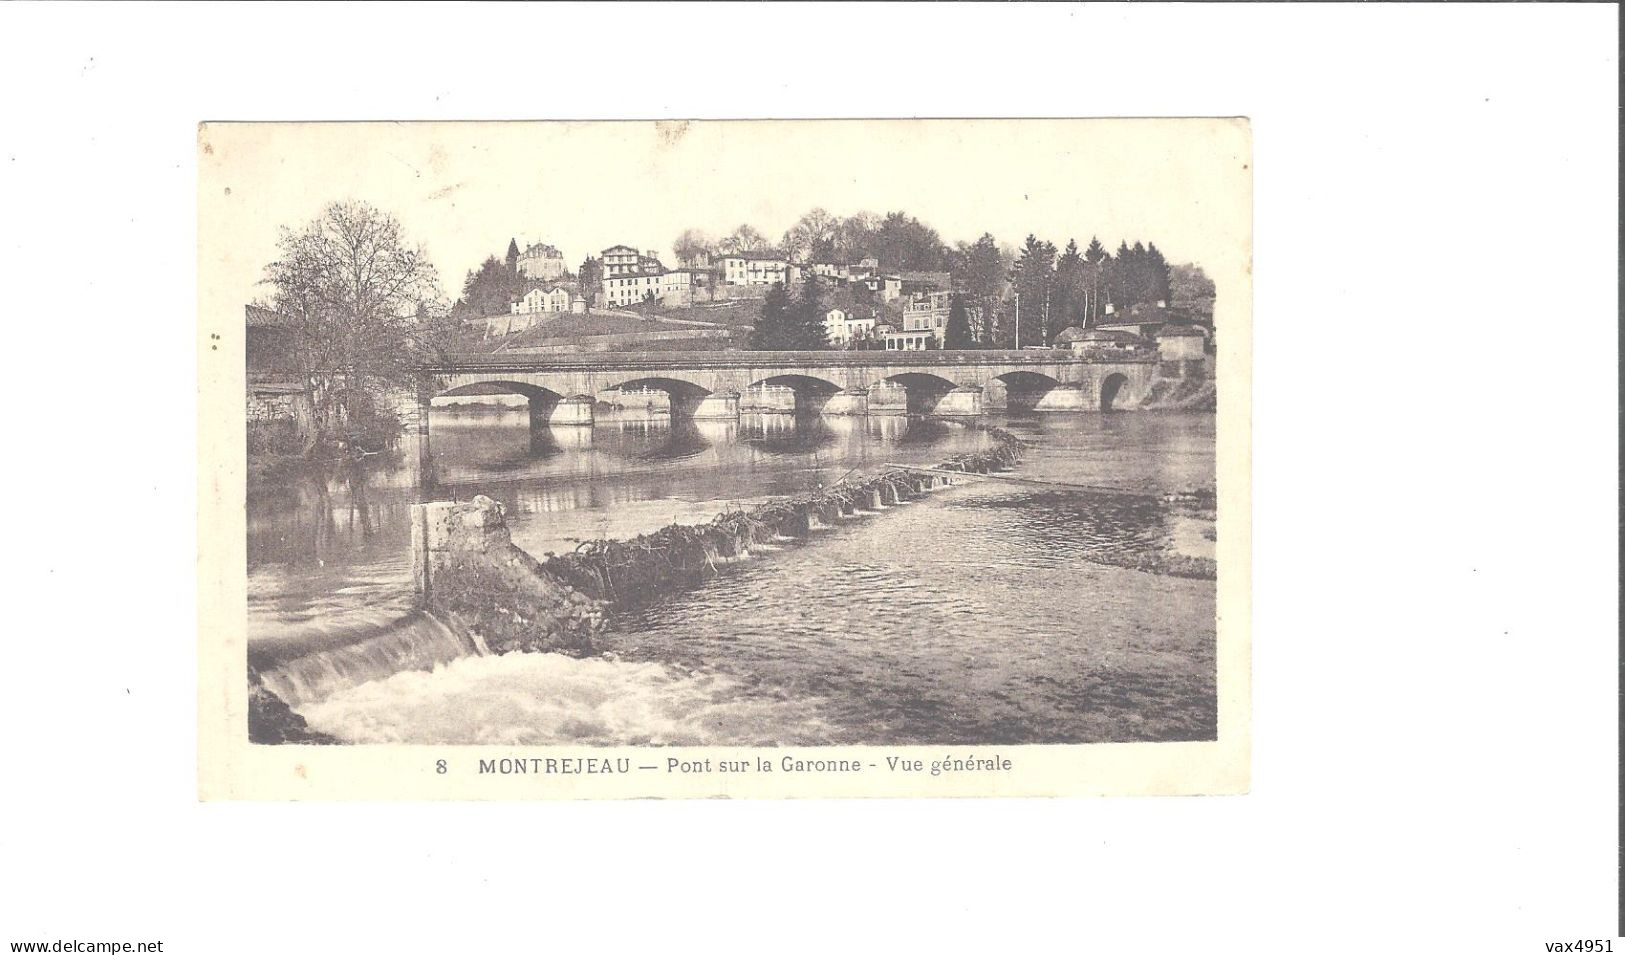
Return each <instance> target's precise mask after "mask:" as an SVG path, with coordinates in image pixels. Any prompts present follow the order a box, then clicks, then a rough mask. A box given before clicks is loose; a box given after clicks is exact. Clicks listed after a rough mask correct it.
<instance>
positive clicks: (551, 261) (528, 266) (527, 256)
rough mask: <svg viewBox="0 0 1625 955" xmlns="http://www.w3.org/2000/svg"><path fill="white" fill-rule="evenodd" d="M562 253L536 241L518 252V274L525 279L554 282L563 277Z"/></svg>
mask: <svg viewBox="0 0 1625 955" xmlns="http://www.w3.org/2000/svg"><path fill="white" fill-rule="evenodd" d="M564 272H565V268H564V253H562V252H560V251H559V250H558V249H556V248H554V247H553V246H551V245H548V244H547V243H545V242H537V243H535V244H534V245H532V246H530V247H529V248H527V249H525V251H523V252H521V253H519V274H520V275H523V276H524V277H525V278H527V279H539V280H541V281H543V282H555V281H558V280H559V279H561V278H563V277H564Z"/></svg>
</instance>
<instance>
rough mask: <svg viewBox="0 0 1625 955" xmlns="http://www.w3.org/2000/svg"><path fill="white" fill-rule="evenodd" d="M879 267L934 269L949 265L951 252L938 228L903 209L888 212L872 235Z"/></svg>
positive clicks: (934, 270) (910, 269)
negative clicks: (938, 232) (902, 210)
mask: <svg viewBox="0 0 1625 955" xmlns="http://www.w3.org/2000/svg"><path fill="white" fill-rule="evenodd" d="M874 252H875V257H876V258H877V259H879V260H880V267H881V268H884V269H895V270H898V271H926V272H937V271H943V270H946V269H947V268H948V266H949V256H950V252H949V249H948V247H947V246H946V245H944V244H943V242H942V237H941V236H939V235H937V230H935V229H933V228H931V227H930V226H928V225H926V224H925V223H923V222H921V221H920V220H918V219H916V218H913V217H912V216H909V215H907V214H906V213H903V212H888V213H886V217H885V218H884V219H882V220H881V221H880V227H879V228H878V229H877V230H876V231H875V235H874Z"/></svg>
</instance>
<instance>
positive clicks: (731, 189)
mask: <svg viewBox="0 0 1625 955" xmlns="http://www.w3.org/2000/svg"><path fill="white" fill-rule="evenodd" d="M199 149H200V155H199V269H200V282H201V283H203V284H204V285H205V286H206V293H207V294H206V297H208V295H210V294H212V295H213V296H214V297H216V298H217V299H218V300H220V301H230V300H233V299H235V300H237V301H241V302H245V303H246V302H249V301H253V300H255V299H259V298H263V297H264V296H265V295H266V294H267V290H266V288H265V287H264V286H263V285H260V284H259V282H260V279H261V278H262V277H263V269H264V266H265V264H266V263H267V262H269V261H271V260H272V259H273V258H274V257H275V255H276V239H277V234H278V228H279V227H281V226H285V225H286V226H294V227H297V226H299V225H302V224H304V223H306V222H309V221H310V220H311V219H313V218H315V217H316V216H317V215H318V214H319V213H320V211H321V209H322V207H323V206H324V205H325V204H327V203H328V202H331V201H334V200H339V199H361V200H365V201H367V202H370V203H372V204H373V205H376V206H378V207H379V208H381V209H383V210H385V211H386V212H389V213H390V214H392V215H394V216H396V217H397V218H398V219H399V220H400V222H401V224H402V226H403V228H404V231H405V234H406V235H407V237H408V238H409V239H411V240H412V241H414V242H417V243H421V244H422V245H423V246H424V247H425V249H426V251H427V252H428V255H429V259H430V261H431V262H433V263H434V265H435V266H436V268H437V270H438V272H439V276H440V283H441V287H442V289H443V291H444V293H445V294H446V297H447V301H448V302H449V301H450V300H452V299H454V298H455V297H456V295H457V293H458V291H459V290H460V288H461V284H462V280H463V276H464V274H465V273H466V272H467V271H468V270H470V269H472V268H475V267H476V266H477V265H478V264H479V263H480V261H481V260H483V259H484V258H485V257H486V256H488V255H496V256H498V257H501V256H502V255H503V254H504V253H505V252H506V250H507V246H508V240H509V239H510V238H514V239H517V240H518V241H519V245H520V247H521V248H524V247H525V246H526V245H527V244H529V243H531V242H537V241H542V242H548V243H550V244H552V245H554V246H557V247H558V248H559V249H560V250H561V251H562V252H563V254H564V257H565V261H566V263H567V264H568V266H569V267H570V268H571V269H572V270H574V269H576V268H577V267H578V266H579V264H580V262H581V261H582V260H583V259H584V258H585V257H586V256H588V255H596V254H598V252H599V251H600V250H602V249H604V248H606V247H607V246H610V245H616V244H626V245H631V246H635V247H637V248H639V249H654V250H657V251H658V252H660V254H661V255H662V257H663V258H664V259H665V261H667V262H668V264H670V263H671V262H672V258H671V245H672V241H673V240H674V239H675V238H676V237H677V235H678V234H679V233H680V232H682V231H683V230H684V229H686V228H691V227H692V228H698V229H701V230H703V231H705V232H707V233H709V234H710V235H711V236H713V237H721V236H722V235H725V234H727V233H728V232H730V231H731V230H732V229H733V228H734V227H735V226H737V225H739V224H740V223H750V224H751V225H753V226H755V227H756V228H757V229H759V230H760V231H761V232H762V233H763V234H764V235H766V236H767V237H768V238H769V239H770V240H775V241H776V240H777V239H778V238H779V236H780V235H782V234H783V232H784V231H785V230H786V229H787V228H789V227H790V226H791V225H792V224H793V223H794V222H795V221H796V219H798V218H799V217H800V216H801V215H802V214H803V213H805V212H807V211H808V210H809V209H812V208H814V207H821V208H823V209H825V210H827V211H828V212H830V213H832V214H835V215H840V216H846V215H851V214H852V213H855V212H858V211H870V212H874V213H877V214H884V213H885V212H888V211H892V210H899V209H900V210H903V211H906V212H907V213H909V214H910V215H912V216H915V217H917V218H919V219H920V220H922V221H923V222H925V223H926V224H927V225H930V226H931V227H933V228H935V229H936V230H937V232H938V233H939V234H940V235H941V236H942V238H943V239H944V240H945V241H946V242H948V243H949V244H950V245H952V244H953V243H955V242H958V241H967V242H969V241H974V240H975V239H976V238H977V237H978V236H980V235H981V234H982V233H983V232H991V233H992V234H993V235H994V237H995V238H997V239H998V240H999V242H1000V243H1001V244H1005V245H1011V246H1019V245H1020V244H1021V242H1022V240H1023V239H1024V238H1025V237H1026V236H1027V234H1028V233H1034V234H1036V235H1037V236H1038V237H1039V238H1041V239H1047V240H1049V241H1051V242H1054V243H1055V244H1056V246H1057V247H1064V246H1065V245H1066V242H1067V240H1068V239H1070V238H1075V239H1077V241H1078V245H1079V247H1080V248H1081V247H1083V246H1085V245H1086V244H1087V243H1088V241H1089V238H1090V237H1091V236H1094V235H1098V236H1099V237H1100V240H1101V242H1102V243H1104V244H1106V245H1107V246H1108V248H1110V249H1112V250H1115V249H1116V248H1117V244H1118V242H1119V241H1120V240H1124V239H1126V240H1128V242H1129V243H1130V244H1133V242H1134V241H1136V240H1143V241H1147V242H1150V241H1154V242H1156V244H1157V246H1158V247H1159V248H1160V249H1161V250H1162V251H1163V254H1164V255H1165V256H1166V257H1167V259H1168V261H1170V262H1175V263H1178V262H1195V263H1197V264H1199V265H1202V266H1203V268H1204V269H1205V270H1206V271H1207V272H1208V274H1209V275H1210V276H1213V277H1214V278H1215V280H1216V281H1220V277H1221V276H1224V275H1232V274H1238V270H1245V269H1247V268H1249V267H1250V260H1249V255H1250V223H1251V201H1252V197H1251V183H1252V174H1251V170H1250V166H1251V146H1250V133H1249V130H1248V126H1247V123H1246V121H1245V120H1212V119H1190V120H1185V119H1145V120H974V121H972V120H861V121H845V120H841V121H827V120H805V121H693V122H598V123H583V122H534V123H483V122H482V123H474V122H469V123H244V124H230V123H228V124H220V123H212V124H207V125H205V126H203V127H201V128H200V131H199ZM1220 285H1221V291H1220V298H1221V299H1222V298H1223V291H1222V288H1223V283H1222V281H1220Z"/></svg>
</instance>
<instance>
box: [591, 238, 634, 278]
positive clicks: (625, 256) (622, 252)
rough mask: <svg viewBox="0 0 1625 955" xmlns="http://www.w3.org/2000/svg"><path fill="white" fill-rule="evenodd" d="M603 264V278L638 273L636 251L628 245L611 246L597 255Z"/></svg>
mask: <svg viewBox="0 0 1625 955" xmlns="http://www.w3.org/2000/svg"><path fill="white" fill-rule="evenodd" d="M598 255H599V258H600V260H601V261H602V262H603V263H604V277H605V278H608V277H609V276H611V275H625V274H627V273H630V272H640V271H642V269H640V268H638V260H639V258H640V256H639V255H638V250H637V249H634V248H632V247H631V246H629V245H612V246H610V247H609V248H607V249H605V250H604V251H602V252H600V253H598Z"/></svg>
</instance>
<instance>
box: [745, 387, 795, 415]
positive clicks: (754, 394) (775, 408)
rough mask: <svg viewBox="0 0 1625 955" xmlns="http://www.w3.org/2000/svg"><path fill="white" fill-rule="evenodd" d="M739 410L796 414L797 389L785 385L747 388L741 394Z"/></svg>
mask: <svg viewBox="0 0 1625 955" xmlns="http://www.w3.org/2000/svg"><path fill="white" fill-rule="evenodd" d="M739 410H740V411H747V412H759V413H764V414H794V413H795V412H796V391H795V389H794V388H789V387H786V386H784V385H763V386H761V387H760V388H747V389H746V390H745V392H744V393H743V394H741V395H740V396H739Z"/></svg>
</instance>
